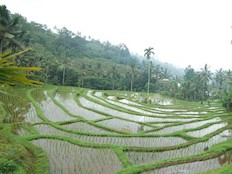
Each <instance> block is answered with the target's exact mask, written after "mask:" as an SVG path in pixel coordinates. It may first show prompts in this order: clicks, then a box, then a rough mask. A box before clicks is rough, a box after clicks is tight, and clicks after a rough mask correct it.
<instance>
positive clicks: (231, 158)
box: [143, 150, 232, 174]
mask: <svg viewBox="0 0 232 174" xmlns="http://www.w3.org/2000/svg"><path fill="white" fill-rule="evenodd" d="M231 163H232V150H231V151H228V152H226V153H225V154H224V155H222V156H220V157H218V158H213V159H209V160H205V161H196V162H192V163H185V164H179V165H174V166H169V167H165V168H160V169H157V170H153V171H149V172H144V173H143V174H192V173H198V172H207V171H209V170H213V169H216V168H219V167H221V166H223V165H226V164H231Z"/></svg>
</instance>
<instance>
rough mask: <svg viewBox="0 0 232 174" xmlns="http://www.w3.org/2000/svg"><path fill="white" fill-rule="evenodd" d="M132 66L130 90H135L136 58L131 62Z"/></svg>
mask: <svg viewBox="0 0 232 174" xmlns="http://www.w3.org/2000/svg"><path fill="white" fill-rule="evenodd" d="M130 68H131V70H130V74H131V83H130V90H131V91H133V85H134V76H135V68H136V61H135V60H134V59H133V60H132V61H131V63H130Z"/></svg>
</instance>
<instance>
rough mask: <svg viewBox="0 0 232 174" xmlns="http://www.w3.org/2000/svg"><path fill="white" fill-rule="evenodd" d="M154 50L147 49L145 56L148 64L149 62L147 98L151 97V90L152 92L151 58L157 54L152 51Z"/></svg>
mask: <svg viewBox="0 0 232 174" xmlns="http://www.w3.org/2000/svg"><path fill="white" fill-rule="evenodd" d="M153 49H154V48H152V47H149V48H147V49H145V50H144V56H145V57H146V58H147V62H148V70H147V71H148V73H147V75H148V78H147V97H148V95H149V90H150V79H151V71H150V66H151V61H150V58H151V55H152V54H155V53H154V52H153V51H152V50H153Z"/></svg>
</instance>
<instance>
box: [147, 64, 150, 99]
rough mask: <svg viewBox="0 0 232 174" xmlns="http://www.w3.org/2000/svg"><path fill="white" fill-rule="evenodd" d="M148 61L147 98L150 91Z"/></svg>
mask: <svg viewBox="0 0 232 174" xmlns="http://www.w3.org/2000/svg"><path fill="white" fill-rule="evenodd" d="M150 73H151V72H150V60H148V73H147V74H148V80H147V97H148V95H149V91H150Z"/></svg>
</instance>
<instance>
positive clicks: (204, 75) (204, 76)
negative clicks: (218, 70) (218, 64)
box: [199, 64, 212, 96]
mask: <svg viewBox="0 0 232 174" xmlns="http://www.w3.org/2000/svg"><path fill="white" fill-rule="evenodd" d="M199 77H200V80H201V82H202V85H203V86H202V87H203V94H205V92H207V96H208V83H209V80H211V79H212V73H211V72H210V70H209V66H208V65H207V64H205V66H204V68H201V72H200V74H199Z"/></svg>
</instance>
